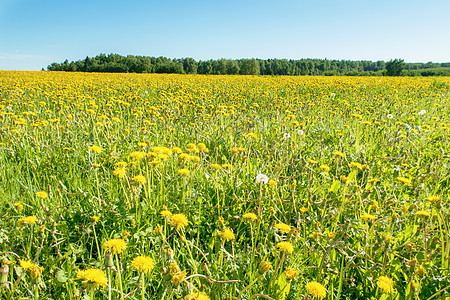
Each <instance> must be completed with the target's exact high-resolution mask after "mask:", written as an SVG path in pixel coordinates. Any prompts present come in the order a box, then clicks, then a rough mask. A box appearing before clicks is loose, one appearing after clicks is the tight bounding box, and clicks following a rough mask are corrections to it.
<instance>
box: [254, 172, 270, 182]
mask: <svg viewBox="0 0 450 300" xmlns="http://www.w3.org/2000/svg"><path fill="white" fill-rule="evenodd" d="M256 182H257V183H262V184H266V183H268V182H269V177H268V176H267V175H264V174H258V175H256Z"/></svg>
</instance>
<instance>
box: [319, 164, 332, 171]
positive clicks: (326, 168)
mask: <svg viewBox="0 0 450 300" xmlns="http://www.w3.org/2000/svg"><path fill="white" fill-rule="evenodd" d="M319 169H320V170H322V171H324V172H330V167H329V166H327V165H321V166H320V167H319Z"/></svg>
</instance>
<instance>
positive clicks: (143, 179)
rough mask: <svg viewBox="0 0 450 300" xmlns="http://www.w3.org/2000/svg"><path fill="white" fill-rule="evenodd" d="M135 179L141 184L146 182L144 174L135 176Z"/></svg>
mask: <svg viewBox="0 0 450 300" xmlns="http://www.w3.org/2000/svg"><path fill="white" fill-rule="evenodd" d="M133 181H135V182H137V183H139V184H145V182H146V180H145V176H144V175H136V176H134V177H133Z"/></svg>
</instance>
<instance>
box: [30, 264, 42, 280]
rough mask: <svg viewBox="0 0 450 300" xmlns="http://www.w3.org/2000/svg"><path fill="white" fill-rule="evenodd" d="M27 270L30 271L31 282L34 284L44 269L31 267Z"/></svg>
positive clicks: (35, 266) (36, 266)
mask: <svg viewBox="0 0 450 300" xmlns="http://www.w3.org/2000/svg"><path fill="white" fill-rule="evenodd" d="M29 270H30V277H31V280H32V281H33V282H36V281H37V280H39V278H40V277H41V276H42V272H43V271H44V268H43V267H39V266H38V265H33V266H32V267H31V268H30V269H29Z"/></svg>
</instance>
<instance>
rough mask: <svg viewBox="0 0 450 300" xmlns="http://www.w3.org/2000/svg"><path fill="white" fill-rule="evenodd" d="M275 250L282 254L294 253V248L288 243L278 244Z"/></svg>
mask: <svg viewBox="0 0 450 300" xmlns="http://www.w3.org/2000/svg"><path fill="white" fill-rule="evenodd" d="M277 248H278V249H279V250H280V251H281V252H284V253H287V254H291V253H292V252H294V246H292V244H291V243H290V242H279V243H278V244H277Z"/></svg>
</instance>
